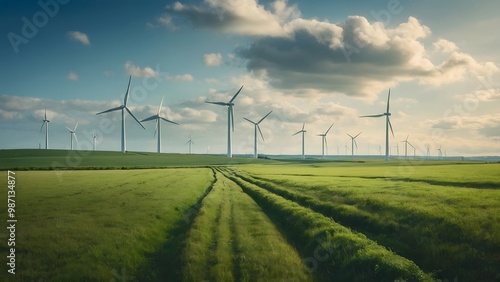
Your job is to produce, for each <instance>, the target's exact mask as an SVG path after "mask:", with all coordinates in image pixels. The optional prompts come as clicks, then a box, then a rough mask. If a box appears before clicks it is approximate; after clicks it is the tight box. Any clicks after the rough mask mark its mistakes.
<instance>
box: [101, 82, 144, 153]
mask: <svg viewBox="0 0 500 282" xmlns="http://www.w3.org/2000/svg"><path fill="white" fill-rule="evenodd" d="M131 79H132V76H130V77H129V79H128V87H127V92H126V93H125V98H124V99H123V104H122V105H121V106H119V107H116V108H112V109H109V110H106V111H103V112H100V113H97V114H96V115H100V114H103V113H109V112H113V111H118V110H121V111H122V152H123V153H125V151H127V140H126V138H125V110H126V111H127V112H128V113H129V114H130V115H131V116H132V117H133V118H134V119H135V121H137V123H138V124H139V125H140V126H141V127H142V128H143V129H146V128H144V126H143V125H142V123H141V122H140V121H139V120H138V119H137V118H136V117H135V116H134V115H133V114H132V112H131V111H130V110H129V109H128V108H127V102H128V96H129V93H130V92H129V90H130V80H131Z"/></svg>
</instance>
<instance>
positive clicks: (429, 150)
mask: <svg viewBox="0 0 500 282" xmlns="http://www.w3.org/2000/svg"><path fill="white" fill-rule="evenodd" d="M430 156H431V148H430V147H429V146H427V157H430Z"/></svg>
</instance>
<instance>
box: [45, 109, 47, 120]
mask: <svg viewBox="0 0 500 282" xmlns="http://www.w3.org/2000/svg"><path fill="white" fill-rule="evenodd" d="M45 120H47V109H45Z"/></svg>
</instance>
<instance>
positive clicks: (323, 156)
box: [318, 123, 335, 158]
mask: <svg viewBox="0 0 500 282" xmlns="http://www.w3.org/2000/svg"><path fill="white" fill-rule="evenodd" d="M334 124H335V123H332V125H330V127H328V130H327V131H326V132H325V133H323V134H318V136H321V157H322V158H325V147H326V150H327V151H328V142H327V141H326V135H327V134H328V132H329V131H330V129H331V128H332V126H333V125H334Z"/></svg>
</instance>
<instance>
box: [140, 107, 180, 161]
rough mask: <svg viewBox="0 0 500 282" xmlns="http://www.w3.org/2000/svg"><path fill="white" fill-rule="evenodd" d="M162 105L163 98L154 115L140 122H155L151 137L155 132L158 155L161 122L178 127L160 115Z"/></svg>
mask: <svg viewBox="0 0 500 282" xmlns="http://www.w3.org/2000/svg"><path fill="white" fill-rule="evenodd" d="M162 104H163V98H161V102H160V106H159V107H158V112H157V113H156V115H153V116H150V117H148V118H145V119H143V120H141V122H145V121H150V120H154V121H155V122H156V124H155V133H154V135H153V137H154V136H155V135H156V131H158V144H157V152H158V153H161V120H164V121H166V122H170V123H173V124H177V125H179V124H178V123H176V122H173V121H171V120H168V119H166V118H164V117H162V116H161V115H160V113H161V106H162Z"/></svg>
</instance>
